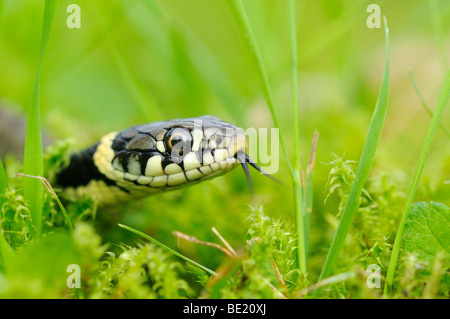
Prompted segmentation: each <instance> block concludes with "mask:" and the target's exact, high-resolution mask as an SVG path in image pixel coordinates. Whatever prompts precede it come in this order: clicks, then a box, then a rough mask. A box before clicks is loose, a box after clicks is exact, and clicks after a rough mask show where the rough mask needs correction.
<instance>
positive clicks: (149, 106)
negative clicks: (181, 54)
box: [93, 3, 163, 121]
mask: <svg viewBox="0 0 450 319" xmlns="http://www.w3.org/2000/svg"><path fill="white" fill-rule="evenodd" d="M93 8H95V11H96V15H97V16H98V17H99V21H100V22H101V23H102V29H103V32H104V33H106V34H107V37H106V39H107V41H108V45H109V47H110V52H111V54H112V57H113V58H114V60H115V62H116V64H117V68H118V71H119V72H120V75H121V78H122V79H123V83H124V84H125V86H126V87H127V89H128V91H129V92H130V94H131V96H132V98H133V99H134V101H135V104H136V107H137V109H138V111H139V112H140V114H141V115H142V116H143V117H144V120H146V121H154V120H155V119H161V118H163V116H162V110H161V108H160V107H159V106H158V103H157V102H156V100H155V98H154V97H153V96H152V95H151V93H150V92H149V90H147V89H145V87H144V85H143V84H142V81H140V79H139V77H138V75H137V74H136V72H135V71H134V70H133V67H132V64H131V62H130V59H129V58H127V56H126V54H125V52H124V50H123V48H122V46H121V45H120V43H119V40H118V38H117V36H116V34H115V33H114V31H115V30H114V29H113V28H110V25H112V23H111V22H109V21H107V20H106V19H107V17H106V16H105V13H104V10H101V9H102V8H100V7H99V3H96V5H94V6H93Z"/></svg>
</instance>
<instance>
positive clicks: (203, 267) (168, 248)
mask: <svg viewBox="0 0 450 319" xmlns="http://www.w3.org/2000/svg"><path fill="white" fill-rule="evenodd" d="M119 227H121V228H123V229H126V230H128V231H130V232H132V233H135V234H136V235H139V236H141V237H143V238H145V239H147V240H149V241H151V242H152V243H154V244H155V245H157V246H159V247H161V248H162V249H164V250H167V251H168V252H169V253H171V254H173V255H175V256H177V257H179V258H181V259H183V260H185V261H187V262H189V263H191V264H193V265H195V266H197V267H198V268H200V269H202V270H204V271H206V272H207V273H210V274H211V275H213V276H218V274H217V273H216V272H215V271H213V270H211V269H209V268H207V267H205V266H203V265H200V264H199V263H197V262H195V261H193V260H192V259H189V258H188V257H186V256H184V255H182V254H180V253H179V252H177V251H175V250H173V249H172V248H170V247H168V246H166V245H164V244H163V243H160V242H159V241H157V240H156V239H154V238H153V237H150V236H149V235H147V234H145V233H143V232H140V231H139V230H137V229H134V228H131V227H129V226H126V225H122V224H119Z"/></svg>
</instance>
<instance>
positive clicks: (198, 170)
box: [93, 116, 247, 196]
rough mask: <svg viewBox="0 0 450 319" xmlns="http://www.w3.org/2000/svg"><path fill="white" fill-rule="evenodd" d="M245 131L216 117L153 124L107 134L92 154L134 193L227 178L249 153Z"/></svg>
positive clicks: (102, 170)
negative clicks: (223, 176)
mask: <svg viewBox="0 0 450 319" xmlns="http://www.w3.org/2000/svg"><path fill="white" fill-rule="evenodd" d="M246 149H247V138H246V136H245V133H244V131H243V130H242V129H241V128H239V127H237V126H235V125H232V124H230V123H228V122H225V121H222V120H220V119H219V118H217V117H213V116H201V117H196V118H187V119H174V120H169V121H160V122H153V123H149V124H143V125H137V126H133V127H131V128H129V129H126V130H123V131H120V132H113V133H110V134H108V135H106V136H104V137H103V138H102V140H101V142H100V143H99V145H98V146H97V150H96V152H95V153H94V155H93V159H94V163H95V165H96V166H97V168H98V170H99V171H100V173H101V174H103V175H105V176H106V177H107V178H108V179H109V180H112V181H114V182H115V183H116V184H117V186H118V187H119V188H120V189H122V190H125V191H127V192H129V193H130V194H132V195H142V196H145V195H148V194H149V193H154V192H159V191H164V190H168V189H172V188H178V187H181V186H187V185H189V184H194V183H196V182H199V181H201V180H205V179H209V178H213V177H216V176H219V175H222V174H224V173H226V172H228V171H230V170H232V169H233V168H234V167H236V166H237V164H238V163H239V158H240V156H239V154H241V153H245V151H246Z"/></svg>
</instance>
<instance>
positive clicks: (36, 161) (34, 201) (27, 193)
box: [23, 0, 59, 238]
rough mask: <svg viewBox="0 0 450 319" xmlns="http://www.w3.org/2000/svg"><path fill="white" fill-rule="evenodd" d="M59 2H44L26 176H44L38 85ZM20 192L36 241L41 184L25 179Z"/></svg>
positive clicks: (38, 225) (29, 114) (29, 124)
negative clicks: (25, 203)
mask: <svg viewBox="0 0 450 319" xmlns="http://www.w3.org/2000/svg"><path fill="white" fill-rule="evenodd" d="M58 1H59V0H46V1H45V7H44V21H43V28H42V40H41V50H40V56H39V63H38V67H37V72H36V79H35V83H34V87H33V93H32V99H31V105H30V108H29V111H28V119H27V131H26V135H25V150H24V162H23V166H24V168H23V171H24V173H25V174H29V175H35V176H42V175H43V174H44V160H43V151H42V136H41V118H40V109H39V82H40V77H41V67H42V61H43V59H44V54H45V50H46V48H47V43H48V40H49V38H50V33H51V30H52V27H53V21H54V18H55V14H56V8H57V6H58ZM23 193H24V198H25V200H26V201H27V202H28V204H29V206H30V212H31V220H32V223H33V227H31V232H32V235H33V237H34V238H39V237H40V235H41V227H42V206H43V194H44V189H43V185H42V183H41V182H40V181H38V180H35V179H26V180H25V181H24V185H23Z"/></svg>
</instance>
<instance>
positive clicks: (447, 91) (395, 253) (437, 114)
mask: <svg viewBox="0 0 450 319" xmlns="http://www.w3.org/2000/svg"><path fill="white" fill-rule="evenodd" d="M449 97H450V71H448V72H447V77H446V79H445V82H444V86H443V88H442V91H441V95H440V96H439V101H438V103H437V106H436V109H435V111H434V114H433V117H432V118H431V123H430V126H429V127H428V131H427V135H426V137H425V141H424V144H423V146H422V150H421V152H420V156H419V162H418V163H417V167H416V171H415V173H414V178H413V182H412V185H411V189H410V191H409V195H408V199H407V201H406V205H405V209H404V211H403V215H402V219H401V221H400V225H399V227H398V230H397V235H396V236H395V242H394V247H393V248H392V253H391V259H390V261H389V267H388V271H387V275H386V284H385V286H384V293H383V294H384V295H385V296H386V295H387V294H388V293H389V291H390V290H391V289H392V283H393V279H394V273H395V268H396V266H397V260H398V257H399V254H400V249H401V246H402V242H403V232H404V229H405V222H406V220H407V219H408V216H409V212H410V210H411V206H412V204H413V200H414V196H415V195H416V191H417V186H418V184H419V180H420V176H421V175H422V171H423V168H424V166H425V161H426V159H427V155H428V151H429V150H430V146H431V142H432V141H433V137H434V134H435V133H436V129H437V127H438V125H439V121H440V120H441V117H442V114H443V113H444V109H445V106H446V105H447V102H448V100H449Z"/></svg>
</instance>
